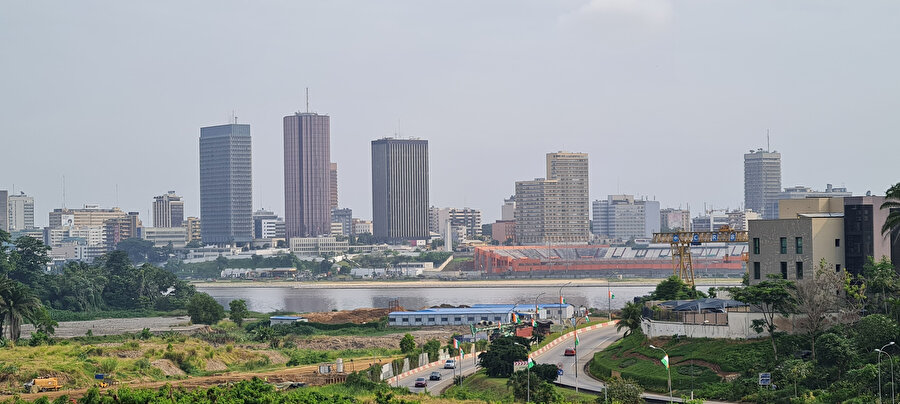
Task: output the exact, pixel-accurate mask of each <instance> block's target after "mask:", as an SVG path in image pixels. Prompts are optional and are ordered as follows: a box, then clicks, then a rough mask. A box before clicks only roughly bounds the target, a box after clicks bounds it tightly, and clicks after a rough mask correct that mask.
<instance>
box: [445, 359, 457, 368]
mask: <svg viewBox="0 0 900 404" xmlns="http://www.w3.org/2000/svg"><path fill="white" fill-rule="evenodd" d="M444 369H456V359H447V361H446V362H444Z"/></svg>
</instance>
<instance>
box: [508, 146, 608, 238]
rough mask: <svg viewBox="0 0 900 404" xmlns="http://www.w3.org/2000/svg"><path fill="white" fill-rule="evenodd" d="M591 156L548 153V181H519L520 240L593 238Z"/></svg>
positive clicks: (585, 154) (518, 231) (518, 233)
mask: <svg viewBox="0 0 900 404" xmlns="http://www.w3.org/2000/svg"><path fill="white" fill-rule="evenodd" d="M588 191H589V187H588V155H587V153H568V152H558V153H548V154H547V178H546V179H544V178H537V179H535V180H532V181H518V182H516V195H515V201H516V208H515V209H516V210H515V212H516V213H515V220H516V239H517V241H518V242H520V243H522V244H545V243H567V244H577V243H586V242H587V241H588V240H589V239H590V233H591V231H590V230H591V229H590V201H589V200H588Z"/></svg>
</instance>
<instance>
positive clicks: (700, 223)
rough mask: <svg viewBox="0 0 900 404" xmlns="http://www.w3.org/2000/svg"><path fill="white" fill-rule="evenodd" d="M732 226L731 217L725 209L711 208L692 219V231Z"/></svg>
mask: <svg viewBox="0 0 900 404" xmlns="http://www.w3.org/2000/svg"><path fill="white" fill-rule="evenodd" d="M722 226H731V219H730V218H729V217H728V214H727V213H726V212H725V211H724V210H711V211H707V212H706V213H705V214H703V215H700V216H697V217H695V218H693V219H691V231H714V230H719V229H720V228H722Z"/></svg>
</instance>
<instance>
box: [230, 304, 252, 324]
mask: <svg viewBox="0 0 900 404" xmlns="http://www.w3.org/2000/svg"><path fill="white" fill-rule="evenodd" d="M249 315H250V312H249V311H248V310H247V302H246V301H245V300H244V299H235V300H232V301H230V302H228V318H229V319H231V321H233V322H234V323H235V324H237V326H238V327H240V326H242V325H244V319H245V318H247V316H249Z"/></svg>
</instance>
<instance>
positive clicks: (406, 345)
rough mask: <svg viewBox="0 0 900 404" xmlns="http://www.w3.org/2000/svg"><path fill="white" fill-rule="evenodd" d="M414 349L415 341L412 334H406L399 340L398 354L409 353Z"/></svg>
mask: <svg viewBox="0 0 900 404" xmlns="http://www.w3.org/2000/svg"><path fill="white" fill-rule="evenodd" d="M415 348H416V339H415V338H413V336H412V334H406V335H404V336H403V338H401V339H400V352H403V353H410V352H412V350H413V349H415Z"/></svg>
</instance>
